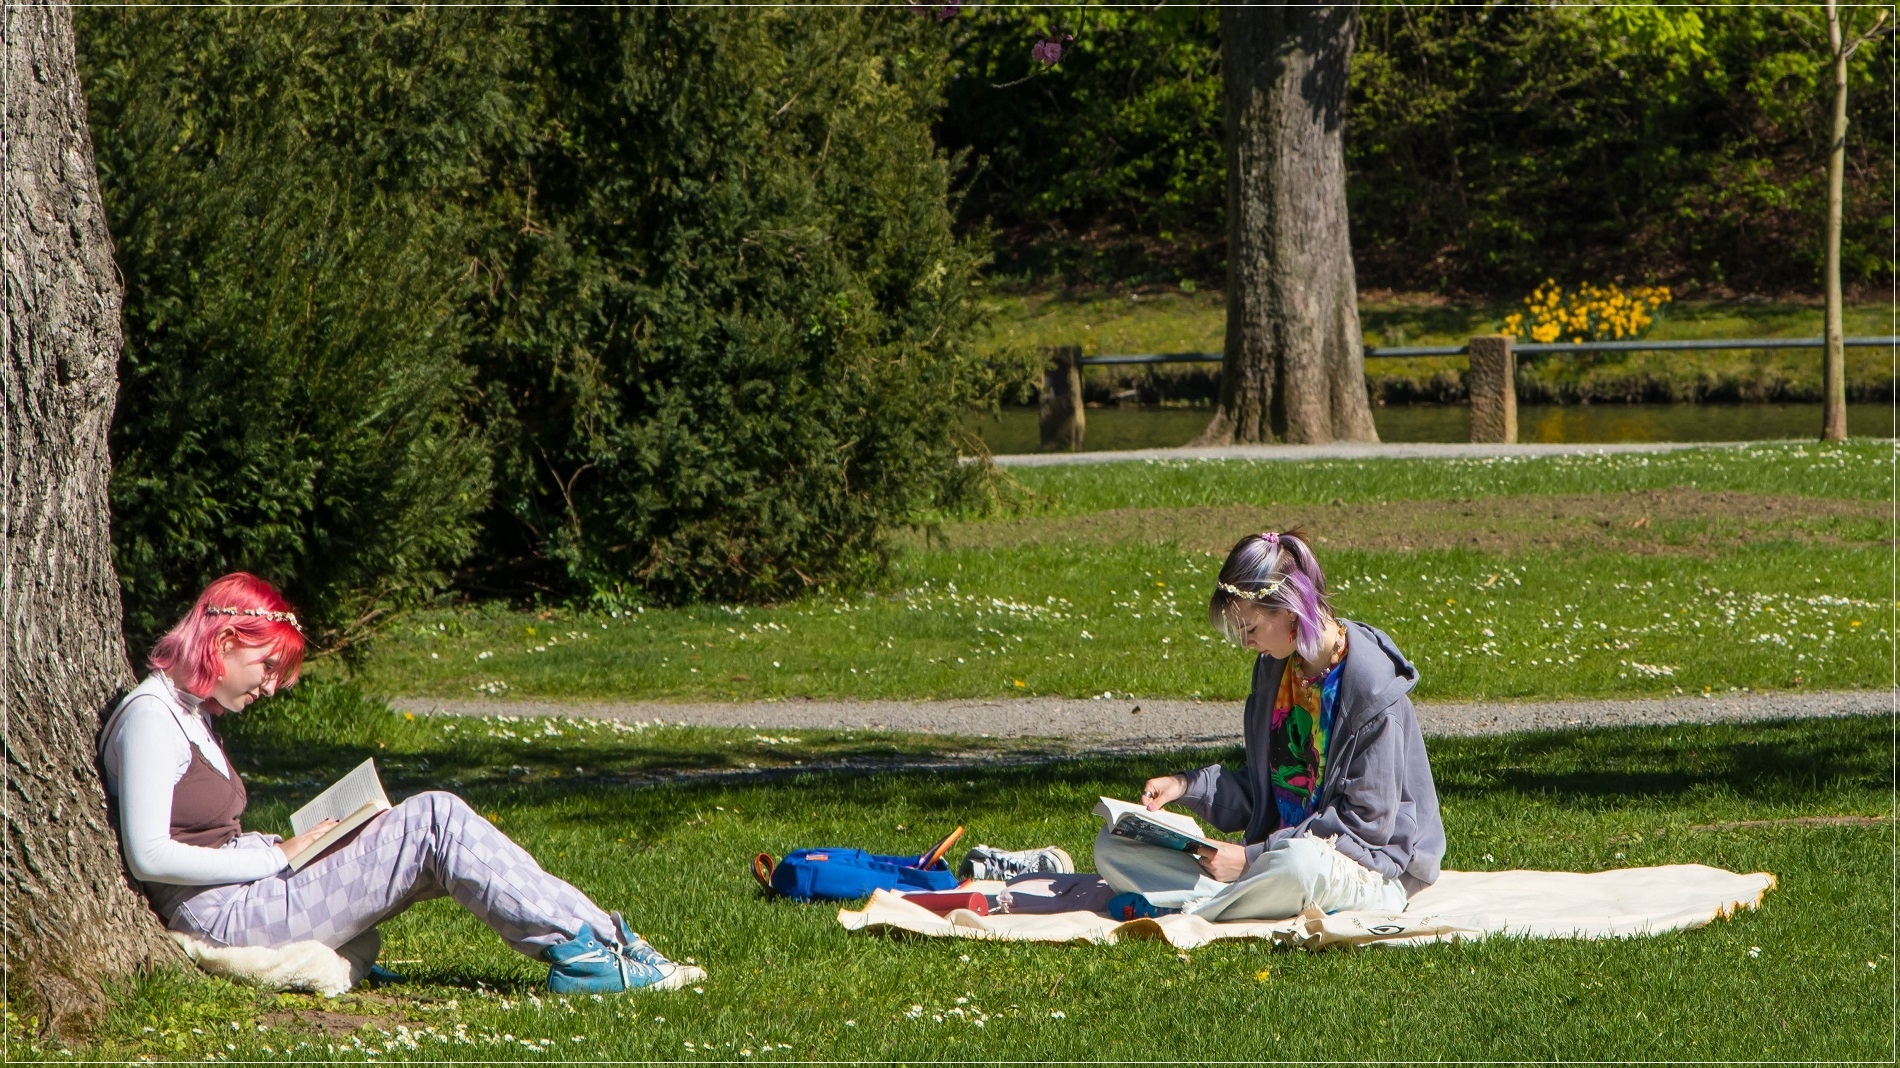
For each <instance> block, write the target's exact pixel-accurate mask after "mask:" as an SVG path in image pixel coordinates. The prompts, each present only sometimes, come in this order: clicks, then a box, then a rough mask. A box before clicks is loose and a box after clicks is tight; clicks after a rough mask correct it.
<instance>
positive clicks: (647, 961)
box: [541, 913, 706, 994]
mask: <svg viewBox="0 0 1900 1068" xmlns="http://www.w3.org/2000/svg"><path fill="white" fill-rule="evenodd" d="M614 926H615V927H617V928H619V931H618V932H617V933H618V935H619V938H620V941H618V942H603V941H601V940H600V939H599V938H598V937H596V936H595V934H594V931H593V928H591V927H582V928H581V933H580V934H579V935H577V936H575V937H574V938H571V939H569V940H567V941H566V942H562V943H560V944H559V945H553V946H549V947H548V948H547V949H545V950H543V951H542V952H541V955H542V957H543V958H545V959H546V960H547V962H548V990H549V991H550V992H551V993H555V994H618V993H620V992H622V991H626V990H649V989H650V990H677V989H679V988H681V987H683V986H687V985H689V984H691V983H694V982H697V981H699V980H701V979H704V978H705V977H706V973H705V971H704V970H702V969H700V968H695V967H691V966H687V965H680V964H675V963H673V962H672V961H670V960H667V959H666V958H665V957H663V956H661V955H660V954H659V953H658V952H657V951H656V950H654V948H653V947H652V946H650V945H648V944H647V942H646V940H645V939H643V938H641V937H640V936H639V935H636V934H633V933H632V932H631V931H628V930H627V925H626V921H624V920H622V919H621V918H620V914H619V913H615V914H614Z"/></svg>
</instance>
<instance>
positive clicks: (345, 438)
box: [77, 8, 489, 649]
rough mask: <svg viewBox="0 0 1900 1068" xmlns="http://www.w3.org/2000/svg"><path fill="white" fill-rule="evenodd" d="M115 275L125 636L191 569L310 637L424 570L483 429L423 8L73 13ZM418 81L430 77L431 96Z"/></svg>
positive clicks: (455, 122) (471, 494)
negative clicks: (260, 579)
mask: <svg viewBox="0 0 1900 1068" xmlns="http://www.w3.org/2000/svg"><path fill="white" fill-rule="evenodd" d="M77 14H78V19H79V28H80V42H81V44H82V47H83V53H82V55H83V69H82V79H83V84H84V85H85V86H86V88H87V92H88V97H89V102H90V107H91V119H92V128H93V131H94V142H95V148H96V152H97V157H98V165H99V172H100V179H101V187H102V191H103V195H104V198H105V203H106V210H107V212H108V215H109V217H110V222H111V229H112V233H113V237H114V239H115V242H116V245H117V252H118V262H119V266H120V269H121V271H122V272H123V275H124V279H125V289H126V302H125V339H126V340H125V349H124V355H123V358H122V360H121V366H120V382H121V389H120V397H119V404H118V409H117V413H116V417H115V423H114V429H113V453H114V471H113V482H112V499H113V510H114V541H115V545H114V549H115V556H116V562H117V565H118V571H119V575H120V577H121V581H122V582H123V584H124V587H125V593H126V607H127V617H126V619H127V631H128V637H130V638H131V640H132V642H133V646H134V648H135V649H138V648H141V647H143V646H144V645H145V644H146V642H147V641H148V640H149V639H150V637H151V636H152V635H154V634H155V633H156V632H158V631H159V630H162V629H163V628H164V627H166V626H168V625H169V624H170V622H171V620H172V619H174V618H176V615H177V613H178V612H179V611H180V610H182V608H183V606H184V605H186V604H189V603H190V601H191V599H192V598H194V597H196V596H197V592H198V590H199V589H200V588H202V586H203V584H204V583H205V582H206V581H207V580H209V579H210V578H213V577H216V576H217V575H219V574H222V573H224V572H226V571H230V570H234V569H240V568H241V569H247V570H253V571H257V572H259V573H262V574H264V575H265V576H266V577H268V578H271V579H273V580H275V581H277V582H279V583H281V584H283V585H284V586H285V587H286V589H287V592H288V593H289V595H290V596H291V598H292V599H293V601H294V603H296V604H298V605H299V606H300V607H301V608H302V609H303V610H304V613H305V615H306V616H307V617H309V618H311V619H313V620H314V621H315V622H316V624H317V628H318V633H319V634H320V635H321V640H323V641H324V642H325V643H326V644H331V643H336V642H340V641H344V640H347V639H349V638H351V637H353V636H356V635H360V634H361V633H363V632H364V631H365V630H366V629H367V628H368V627H370V626H371V625H373V623H374V621H375V620H376V618H377V617H378V616H379V615H380V614H382V613H383V612H385V611H386V610H387V609H389V608H390V607H392V606H395V605H399V604H402V603H405V602H408V601H412V600H414V599H415V598H417V597H418V596H420V595H423V594H425V593H427V592H428V591H430V590H432V589H434V588H436V587H438V586H440V585H441V584H442V582H443V581H444V580H445V578H446V575H447V572H448V570H449V569H450V568H452V567H453V566H454V565H455V564H456V563H457V562H459V561H460V560H461V559H462V557H463V556H464V555H466V553H467V552H468V550H469V549H470V547H471V545H472V544H473V536H474V522H475V516H476V514H477V513H478V511H479V510H480V509H481V507H482V506H483V504H484V503H485V501H486V499H487V494H488V481H489V461H488V456H487V449H486V444H485V442H484V441H483V440H482V437H481V435H480V433H479V431H478V430H477V429H476V428H475V427H474V426H473V425H472V424H471V421H470V420H469V419H468V417H467V410H468V407H469V401H470V399H471V397H472V390H473V385H474V380H473V375H472V374H471V372H470V370H469V368H468V367H466V366H465V365H464V364H463V363H462V362H461V361H460V360H459V359H458V354H459V352H460V350H461V349H462V348H463V347H464V346H465V345H466V344H467V343H468V336H467V324H466V322H465V320H464V317H463V316H462V315H461V314H460V313H459V312H458V310H457V305H458V303H459V302H460V299H461V297H460V292H459V290H460V284H459V281H458V274H459V272H460V270H461V265H460V257H459V256H458V254H457V250H456V249H455V239H454V235H455V218H454V215H453V214H452V213H450V212H445V211H442V210H439V209H438V207H437V206H436V205H434V204H432V203H430V198H428V197H426V196H423V195H419V194H420V193H421V192H422V190H420V189H417V190H414V192H411V193H408V194H407V195H393V196H392V195H390V194H391V190H392V189H400V188H402V187H403V186H405V185H410V184H412V183H413V179H414V177H415V176H417V175H427V176H429V177H431V178H435V177H437V176H439V174H440V171H441V168H440V167H439V166H438V164H439V161H440V160H441V159H442V158H443V156H444V155H445V153H444V151H443V149H442V147H441V142H443V141H449V142H453V140H454V139H455V137H456V131H457V129H458V128H459V127H460V126H461V125H462V123H461V120H462V119H463V118H464V117H465V109H464V108H462V107H459V106H457V105H456V101H457V100H458V98H459V97H460V93H459V92H458V90H462V89H465V88H467V87H466V86H465V85H455V84H451V83H449V82H448V81H447V80H446V79H445V80H443V81H440V82H431V81H429V80H427V79H423V80H421V81H420V86H421V90H420V91H417V89H416V85H417V82H416V79H415V75H416V72H417V66H418V60H419V56H420V55H422V54H425V53H428V52H431V51H433V50H434V46H435V45H436V44H438V43H439V42H438V41H436V40H433V39H432V38H433V36H434V35H433V34H432V33H431V30H432V29H433V27H431V26H430V25H429V24H428V23H427V22H426V20H418V19H409V18H402V17H392V16H383V15H367V16H365V17H362V18H360V19H336V18H334V17H333V16H331V17H327V18H326V17H324V16H323V15H321V14H309V13H306V12H303V11H298V10H294V9H293V10H285V11H273V12H258V11H236V10H229V11H210V10H203V9H199V10H176V11H131V10H123V9H114V10H106V9H97V8H95V9H85V10H82V11H80V12H78V13H77ZM430 90H433V92H431V91H430Z"/></svg>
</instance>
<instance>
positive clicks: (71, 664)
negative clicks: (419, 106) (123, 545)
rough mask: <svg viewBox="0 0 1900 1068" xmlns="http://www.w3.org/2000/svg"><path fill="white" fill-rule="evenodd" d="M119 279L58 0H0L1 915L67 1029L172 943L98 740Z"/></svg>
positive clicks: (109, 591)
mask: <svg viewBox="0 0 1900 1068" xmlns="http://www.w3.org/2000/svg"><path fill="white" fill-rule="evenodd" d="M119 299H120V293H119V286H118V281H117V276H116V273H115V270H114V267H113V263H112V245H111V240H110V238H109V237H108V236H107V234H106V225H105V214H104V211H103V209H102V208H101V206H100V203H99V185H98V180H97V176H96V175H95V173H94V170H93V156H92V142H91V140H90V139H89V137H88V135H87V132H86V110H85V103H84V101H83V100H82V99H81V97H80V95H79V74H78V70H77V68H76V67H75V65H74V56H73V30H72V14H71V9H70V8H69V7H66V6H62V5H40V4H24V3H0V367H3V368H4V370H3V371H0V376H3V377H0V391H4V393H5V402H4V404H0V480H3V481H4V483H5V485H4V487H3V488H0V529H3V530H4V543H3V544H0V552H3V553H4V558H3V559H0V629H4V631H5V633H4V635H3V636H0V724H3V729H4V735H5V739H4V744H5V747H6V752H5V759H6V783H5V797H4V799H5V813H4V817H3V818H4V828H5V839H4V843H0V849H4V851H5V856H4V858H3V859H4V866H3V870H0V891H4V894H5V903H4V913H3V914H0V934H4V938H5V949H6V971H5V988H6V996H7V1001H8V1003H9V1006H10V1007H11V1010H12V1011H13V1012H14V1013H15V1014H16V1015H21V1016H25V1015H32V1016H36V1017H37V1018H38V1020H39V1024H40V1026H41V1027H42V1028H47V1029H54V1030H58V1031H61V1032H65V1033H73V1032H75V1031H77V1030H80V1029H83V1028H84V1027H85V1026H86V1025H87V1024H89V1023H90V1022H91V1021H93V1020H95V1019H96V1018H97V1017H98V1014H99V1012H100V1010H101V1009H102V1008H103V1007H104V986H103V982H102V981H104V980H110V979H113V978H115V977H119V976H124V975H127V974H128V973H130V972H131V971H132V970H133V969H135V968H137V967H139V966H141V965H143V964H145V963H147V962H151V961H154V960H158V959H163V956H164V955H167V954H176V952H177V951H176V950H175V949H173V948H172V947H171V945H170V943H169V942H168V941H167V940H166V939H165V937H164V933H163V931H162V930H161V929H160V927H159V925H158V921H157V919H156V917H155V916H154V915H153V914H152V911H151V909H150V908H149V907H148V906H147V905H146V903H145V900H144V898H143V896H142V895H140V894H139V892H138V891H137V890H136V889H135V888H134V887H133V886H132V884H131V881H130V879H129V878H128V877H127V875H126V873H125V868H124V866H123V864H122V863H121V861H120V859H119V847H118V836H117V835H116V834H115V833H114V829H113V827H112V826H111V825H110V822H109V821H108V819H107V815H106V802H105V792H104V790H103V789H102V787H101V785H100V781H99V772H98V765H97V763H96V762H95V760H94V756H93V744H94V736H95V734H96V732H97V730H98V725H99V715H100V713H101V711H102V710H103V709H104V708H105V706H106V704H107V702H108V701H110V700H111V699H112V698H113V696H114V694H115V692H116V691H118V690H119V689H121V688H122V687H123V686H124V685H125V684H126V683H127V682H128V681H129V680H130V672H129V670H128V667H127V664H126V657H125V641H124V638H123V637H122V636H121V633H120V614H119V613H120V609H119V583H118V578H117V576H116V575H115V574H114V573H113V570H112V555H111V539H110V527H109V516H108V513H107V502H106V479H107V476H108V474H109V472H110V470H111V458H110V456H109V455H108V454H107V451H106V430H107V427H108V426H109V425H110V423H111V421H112V404H113V400H114V396H115V394H116V392H117V360H118V354H119Z"/></svg>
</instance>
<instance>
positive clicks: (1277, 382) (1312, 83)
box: [1198, 4, 1378, 445]
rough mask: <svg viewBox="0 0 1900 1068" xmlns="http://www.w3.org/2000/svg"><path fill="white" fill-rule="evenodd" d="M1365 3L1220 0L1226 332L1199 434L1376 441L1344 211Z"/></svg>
mask: <svg viewBox="0 0 1900 1068" xmlns="http://www.w3.org/2000/svg"><path fill="white" fill-rule="evenodd" d="M1356 21H1357V9H1356V8H1355V7H1353V6H1350V5H1347V6H1337V7H1296V6H1291V5H1280V4H1259V5H1249V6H1245V7H1227V8H1223V9H1222V11H1221V42H1222V44H1221V55H1222V66H1223V68H1224V77H1225V80H1226V85H1227V90H1226V91H1227V234H1228V243H1227V344H1226V365H1225V367H1224V369H1223V372H1222V375H1221V389H1220V401H1219V406H1218V408H1217V409H1216V411H1215V414H1214V418H1213V421H1212V422H1210V423H1209V424H1208V427H1207V429H1206V430H1205V431H1204V432H1203V433H1202V435H1201V437H1200V439H1199V442H1198V443H1199V444H1204V445H1221V444H1253V443H1262V442H1271V441H1276V440H1280V441H1286V442H1293V443H1303V442H1327V441H1377V440H1378V432H1377V431H1376V430H1375V429H1374V428H1373V424H1372V409H1371V405H1370V404H1369V403H1368V401H1367V397H1366V380H1365V353H1364V351H1363V349H1362V347H1361V340H1360V334H1359V308H1358V296H1359V294H1358V285H1357V283H1356V281H1355V279H1354V275H1353V265H1352V244H1351V240H1350V232H1349V230H1348V228H1347V223H1346V157H1345V145H1344V133H1345V107H1346V75H1347V70H1348V68H1349V66H1350V64H1351V61H1352V49H1353V33H1354V29H1355V23H1356Z"/></svg>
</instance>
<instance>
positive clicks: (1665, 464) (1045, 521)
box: [317, 444, 1892, 700]
mask: <svg viewBox="0 0 1900 1068" xmlns="http://www.w3.org/2000/svg"><path fill="white" fill-rule="evenodd" d="M1890 463H1891V460H1890V458H1889V454H1888V452H1887V450H1886V449H1885V448H1884V447H1883V446H1878V445H1865V444H1860V445H1848V446H1842V447H1827V448H1823V447H1819V446H1789V445H1764V446H1757V447H1750V448H1746V449H1709V450H1695V451H1686V452H1679V453H1671V454H1664V455H1657V456H1640V455H1620V456H1587V457H1551V458H1538V459H1529V460H1509V461H1503V460H1489V461H1451V462H1444V461H1401V460H1390V461H1353V462H1326V463H1303V464H1292V463H1239V462H1235V463H1202V462H1181V461H1171V462H1160V463H1142V464H1102V465H1088V466H1076V467H1051V468H1038V469H1022V470H1017V471H1016V472H1014V475H1013V477H1014V478H1016V479H1017V480H1018V485H1019V487H1020V492H1021V494H1022V497H1023V499H1024V504H1023V508H1022V510H1021V511H1020V512H1019V513H1018V514H1015V515H1012V516H1005V517H999V518H996V519H990V520H980V521H969V522H950V523H946V524H944V525H943V526H941V527H939V528H938V529H936V530H934V531H931V532H927V533H919V534H917V535H915V536H913V537H912V538H911V539H909V540H908V541H907V542H905V543H904V544H902V545H901V546H900V547H899V551H898V554H897V557H896V560H895V563H894V566H893V570H892V572H891V575H890V576H889V579H888V580H887V582H886V583H884V584H883V585H881V586H880V587H879V588H878V589H876V590H873V591H870V592H868V593H865V594H862V595H854V596H849V597H835V596H832V597H827V596H815V597H812V598H809V599H806V600H802V601H798V602H793V603H790V604H784V605H778V606H762V607H739V606H698V607H691V608H679V609H657V608H656V609H648V610H645V611H640V612H634V613H631V614H623V615H619V616H612V615H598V614H587V613H575V612H571V611H567V610H548V611H544V612H540V613H532V612H521V611H513V610H508V609H504V608H501V607H494V606H491V607H488V608H481V609H462V610H455V611H442V612H437V613H424V614H421V615H418V616H415V617H412V618H411V619H410V620H408V621H406V622H404V623H403V624H401V625H399V626H398V627H397V628H395V629H394V630H393V631H392V632H391V634H390V635H389V636H388V637H387V638H386V639H385V640H384V641H383V642H382V643H381V644H380V645H378V646H377V647H376V648H375V650H374V651H373V653H372V655H371V656H370V657H369V658H368V660H367V661H366V662H365V663H364V664H363V665H362V666H361V667H360V669H359V674H358V678H359V679H360V680H361V681H362V682H363V683H364V684H365V685H366V686H368V687H370V688H371V689H372V690H373V691H375V692H379V693H385V694H392V695H417V696H423V695H426V696H436V697H443V698H453V697H476V696H485V695H492V696H520V697H529V696H532V697H552V698H570V699H594V700H636V699H650V698H659V699H713V700H771V699H785V698H793V697H805V696H809V697H847V698H872V697H878V698H931V697H997V696H1006V695H1020V694H1061V695H1067V696H1089V695H1095V694H1102V693H1104V692H1108V693H1115V694H1121V693H1130V694H1135V695H1138V696H1141V695H1153V696H1164V695H1169V696H1172V695H1179V696H1201V697H1206V698H1223V699H1225V698H1236V697H1239V696H1242V695H1243V694H1244V691H1245V686H1246V681H1247V677H1248V673H1247V654H1245V653H1243V652H1241V651H1239V650H1236V649H1234V648H1231V647H1229V646H1226V645H1224V644H1223V643H1221V642H1220V641H1219V640H1217V639H1216V637H1215V636H1214V635H1213V633H1212V631H1211V630H1210V628H1209V626H1208V624H1207V620H1206V618H1205V608H1204V606H1205V603H1206V597H1207V593H1208V590H1209V588H1210V586H1211V583H1212V581H1213V575H1214V572H1215V570H1216V569H1217V568H1218V567H1219V564H1220V560H1221V558H1222V556H1223V555H1224V553H1225V550H1226V548H1227V547H1228V546H1230V545H1231V544H1232V543H1233V542H1234V541H1235V540H1236V539H1237V538H1238V537H1240V536H1241V535H1243V534H1245V533H1247V532H1249V531H1254V530H1260V529H1265V528H1267V527H1276V528H1284V527H1287V526H1292V525H1296V524H1298V525H1305V526H1307V527H1308V528H1310V529H1311V530H1312V531H1313V533H1314V535H1315V537H1316V539H1317V540H1316V544H1317V546H1318V547H1319V549H1320V551H1321V552H1322V554H1323V560H1324V562H1325V564H1326V566H1327V569H1328V572H1329V574H1330V575H1331V581H1332V585H1333V587H1334V592H1335V598H1336V603H1337V606H1338V608H1339V609H1340V610H1341V612H1342V613H1344V614H1345V615H1347V616H1349V617H1353V618H1358V619H1363V620H1366V621H1369V622H1373V623H1376V624H1378V625H1380V626H1382V627H1384V628H1386V629H1387V630H1388V631H1390V632H1391V633H1392V635H1393V636H1394V638H1395V639H1396V640H1397V641H1398V643H1399V645H1400V647H1401V648H1403V649H1405V650H1406V651H1407V653H1408V654H1409V655H1410V656H1412V657H1413V658H1414V659H1415V660H1416V661H1417V663H1418V665H1419V667H1420V670H1421V673H1422V679H1423V681H1422V683H1421V686H1420V692H1421V694H1423V695H1424V696H1427V697H1432V698H1492V697H1503V698H1531V697H1560V696H1568V695H1584V694H1594V695H1606V696H1646V695H1672V694H1675V693H1679V692H1690V693H1701V692H1703V691H1704V690H1705V689H1707V690H1710V691H1722V692H1726V691H1727V690H1728V689H1730V688H1739V687H1749V688H1802V687H1827V688H1836V687H1845V688H1854V687H1874V686H1881V685H1885V684H1886V682H1887V680H1888V678H1889V677H1890V648H1891V641H1892V638H1891V632H1890V630H1889V626H1890V611H1889V606H1888V605H1887V598H1888V591H1889V589H1890V585H1891V562H1890V552H1889V549H1888V547H1887V541H1886V539H1887V537H1888V536H1889V533H1890V527H1889V522H1888V517H1889V514H1890V505H1889V503H1888V502H1889V501H1890V499H1891V488H1890V487H1891V468H1890ZM317 670H318V672H319V673H326V672H329V673H333V672H335V671H336V668H335V667H334V666H328V665H320V666H319V667H318V668H317Z"/></svg>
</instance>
